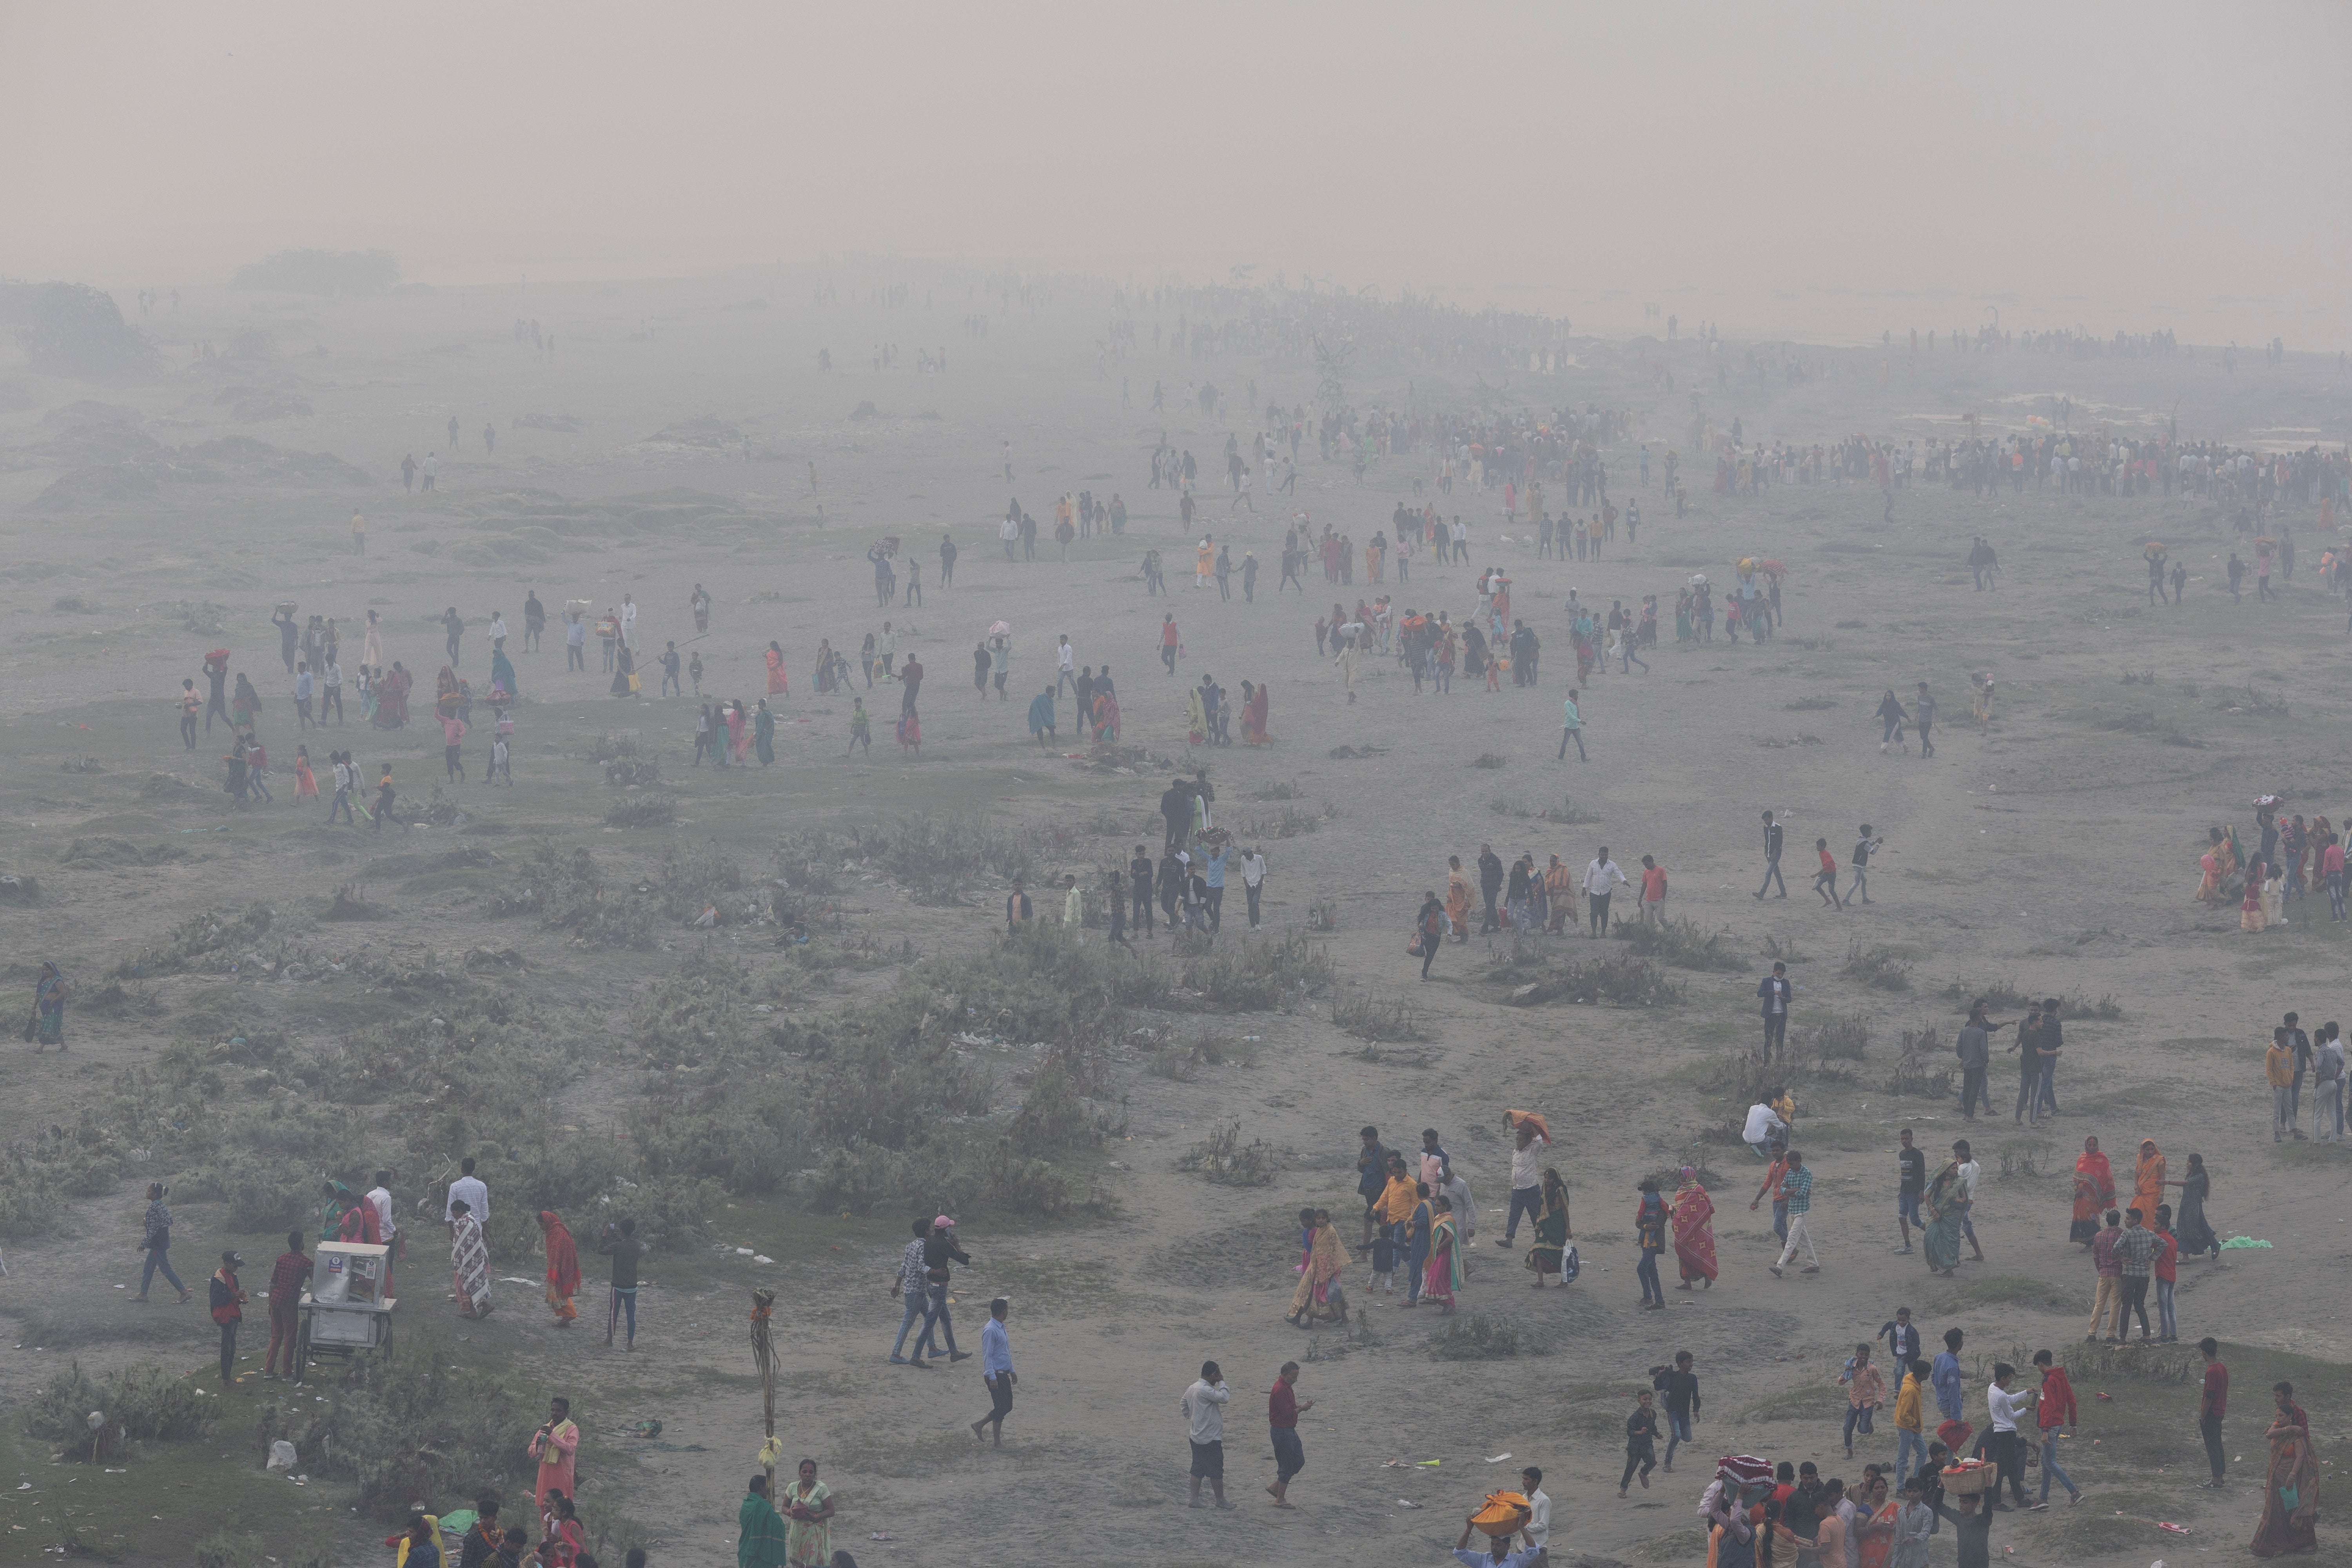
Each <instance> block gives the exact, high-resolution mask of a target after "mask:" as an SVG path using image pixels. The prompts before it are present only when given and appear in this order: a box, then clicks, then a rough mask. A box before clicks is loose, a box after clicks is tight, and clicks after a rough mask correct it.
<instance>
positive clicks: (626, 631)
mask: <svg viewBox="0 0 2352 1568" xmlns="http://www.w3.org/2000/svg"><path fill="white" fill-rule="evenodd" d="M621 642H622V644H623V646H625V647H628V648H630V649H631V650H635V647H636V646H637V602H636V601H635V599H632V598H630V597H629V596H628V595H626V594H624V595H621Z"/></svg>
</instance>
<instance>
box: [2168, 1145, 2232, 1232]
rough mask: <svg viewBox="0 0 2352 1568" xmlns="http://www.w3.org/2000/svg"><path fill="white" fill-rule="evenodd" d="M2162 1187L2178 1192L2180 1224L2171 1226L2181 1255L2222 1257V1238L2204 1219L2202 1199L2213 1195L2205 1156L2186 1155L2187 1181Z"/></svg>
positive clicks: (2203, 1202) (2211, 1179)
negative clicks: (2176, 1235)
mask: <svg viewBox="0 0 2352 1568" xmlns="http://www.w3.org/2000/svg"><path fill="white" fill-rule="evenodd" d="M2165 1185H2166V1186H2168V1187H2179V1189H2180V1214H2179V1222H2180V1223H2179V1225H2178V1226H2175V1227H2174V1228H2175V1229H2176V1230H2178V1231H2179V1236H2180V1256H2181V1257H2183V1258H2196V1257H2200V1256H2201V1255H2202V1254H2205V1253H2208V1252H2210V1253H2211V1254H2212V1255H2213V1256H2214V1257H2216V1258H2219V1257H2221V1238H2220V1237H2216V1236H2215V1235H2214V1234H2213V1227H2212V1226H2210V1225H2209V1224H2207V1223H2206V1219H2205V1200H2206V1199H2207V1198H2209V1197H2210V1196H2212V1195H2213V1178H2212V1177H2211V1176H2210V1175H2209V1174H2207V1173H2206V1170H2205V1156H2204V1155H2202V1154H2191V1155H2189V1174H2188V1176H2187V1178H2186V1179H2184V1180H2182V1181H2178V1182H2167V1183H2165Z"/></svg>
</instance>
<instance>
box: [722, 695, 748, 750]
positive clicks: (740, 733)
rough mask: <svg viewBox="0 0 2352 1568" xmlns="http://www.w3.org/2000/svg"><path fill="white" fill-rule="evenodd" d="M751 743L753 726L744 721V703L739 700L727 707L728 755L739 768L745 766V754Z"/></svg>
mask: <svg viewBox="0 0 2352 1568" xmlns="http://www.w3.org/2000/svg"><path fill="white" fill-rule="evenodd" d="M750 746H751V726H750V725H749V724H747V723H746V722H745V721H744V718H743V703H742V701H741V700H740V699H738V700H735V701H733V702H731V703H730V704H728V707H727V754H728V755H729V756H730V757H732V758H733V759H734V760H735V765H736V766H737V767H741V766H742V765H743V757H744V753H745V752H746V751H747V750H748V749H749V747H750Z"/></svg>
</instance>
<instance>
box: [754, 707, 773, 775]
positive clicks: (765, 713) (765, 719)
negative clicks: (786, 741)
mask: <svg viewBox="0 0 2352 1568" xmlns="http://www.w3.org/2000/svg"><path fill="white" fill-rule="evenodd" d="M751 748H752V750H754V751H756V752H759V753H760V765H761V767H763V768H764V767H767V766H769V765H770V764H771V763H773V762H774V761H775V760H776V716H775V714H774V713H773V712H772V711H770V710H769V708H768V700H767V699H766V698H764V697H762V698H761V699H760V706H759V708H758V709H757V710H754V711H753V712H752V714H751Z"/></svg>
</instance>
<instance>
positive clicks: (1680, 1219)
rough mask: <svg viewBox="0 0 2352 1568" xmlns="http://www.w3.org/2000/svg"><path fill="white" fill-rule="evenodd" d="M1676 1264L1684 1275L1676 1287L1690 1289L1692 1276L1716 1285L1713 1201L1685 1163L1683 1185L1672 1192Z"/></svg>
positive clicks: (1695, 1174) (1696, 1174)
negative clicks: (1673, 1193) (1673, 1195)
mask: <svg viewBox="0 0 2352 1568" xmlns="http://www.w3.org/2000/svg"><path fill="white" fill-rule="evenodd" d="M1675 1265H1676V1267H1678V1268H1680V1269H1681V1270H1682V1276H1683V1282H1682V1283H1681V1284H1679V1285H1677V1286H1675V1289H1677V1290H1687V1289H1690V1288H1691V1281H1692V1280H1694V1279H1704V1280H1706V1285H1707V1289H1714V1288H1715V1276H1716V1266H1715V1200H1714V1199H1712V1198H1710V1197H1708V1196H1707V1195H1706V1188H1705V1187H1703V1186H1701V1185H1699V1180H1698V1173H1696V1171H1693V1170H1692V1169H1691V1168H1690V1167H1689V1166H1688V1165H1685V1166H1684V1167H1683V1182H1682V1185H1681V1186H1680V1187H1679V1188H1677V1189H1675Z"/></svg>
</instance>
